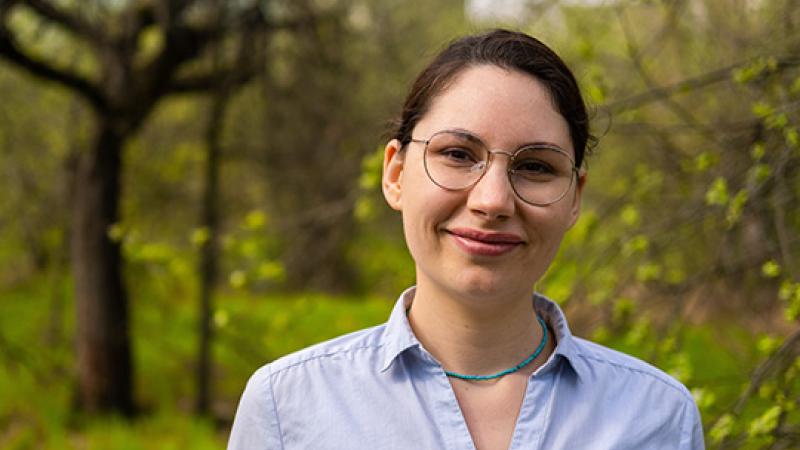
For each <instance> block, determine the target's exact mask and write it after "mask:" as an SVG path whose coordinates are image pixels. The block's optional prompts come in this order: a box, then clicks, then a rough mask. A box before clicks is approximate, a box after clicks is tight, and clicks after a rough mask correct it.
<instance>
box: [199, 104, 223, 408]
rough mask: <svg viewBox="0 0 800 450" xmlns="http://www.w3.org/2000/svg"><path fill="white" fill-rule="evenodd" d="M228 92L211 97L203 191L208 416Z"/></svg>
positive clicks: (202, 327)
mask: <svg viewBox="0 0 800 450" xmlns="http://www.w3.org/2000/svg"><path fill="white" fill-rule="evenodd" d="M227 102H228V93H227V91H226V90H225V89H223V88H220V89H219V91H218V92H217V93H216V94H215V95H214V97H213V98H212V100H211V114H210V116H209V120H208V124H207V128H206V150H207V158H206V173H205V192H204V193H203V205H202V208H203V211H202V223H203V227H204V228H205V229H206V230H207V231H208V239H207V240H206V241H205V242H203V247H202V248H201V256H200V318H199V331H200V342H199V348H198V358H197V359H198V362H197V374H196V375H197V378H196V379H197V404H196V411H197V414H199V415H207V414H208V412H209V406H210V403H211V368H212V364H211V362H212V354H211V341H212V339H213V328H212V327H211V317H212V316H213V313H214V304H213V298H212V294H213V290H214V285H215V284H216V280H217V253H218V245H217V243H218V240H219V239H218V235H219V211H218V198H219V156H220V151H221V141H220V132H221V131H222V119H223V117H224V115H225V107H226V105H227Z"/></svg>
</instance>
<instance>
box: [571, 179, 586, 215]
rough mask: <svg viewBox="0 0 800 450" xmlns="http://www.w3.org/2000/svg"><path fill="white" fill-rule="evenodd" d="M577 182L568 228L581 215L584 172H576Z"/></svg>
mask: <svg viewBox="0 0 800 450" xmlns="http://www.w3.org/2000/svg"><path fill="white" fill-rule="evenodd" d="M577 177H578V181H577V184H576V186H575V197H573V199H572V210H571V211H570V219H569V228H572V226H573V225H575V222H577V221H578V217H580V215H581V195H582V194H583V186H584V185H585V184H586V171H585V170H581V171H580V172H578V175H577Z"/></svg>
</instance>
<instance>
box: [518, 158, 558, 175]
mask: <svg viewBox="0 0 800 450" xmlns="http://www.w3.org/2000/svg"><path fill="white" fill-rule="evenodd" d="M514 171H516V172H523V173H526V174H532V175H545V174H551V173H553V168H552V167H550V165H548V164H546V163H544V162H542V161H536V160H528V161H520V162H519V163H517V164H516V167H515V168H514Z"/></svg>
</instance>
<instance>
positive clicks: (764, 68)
mask: <svg viewBox="0 0 800 450" xmlns="http://www.w3.org/2000/svg"><path fill="white" fill-rule="evenodd" d="M777 67H778V61H777V60H776V59H775V57H772V56H770V57H761V58H757V59H756V60H755V61H753V62H752V63H750V64H748V65H746V66H744V67H740V68H738V69H736V70H734V71H733V80H734V81H735V82H737V83H739V84H745V83H749V82H751V81H753V80H755V79H757V78H759V77H761V76H763V75H765V74H768V73H770V72H774V71H775V69H776V68H777Z"/></svg>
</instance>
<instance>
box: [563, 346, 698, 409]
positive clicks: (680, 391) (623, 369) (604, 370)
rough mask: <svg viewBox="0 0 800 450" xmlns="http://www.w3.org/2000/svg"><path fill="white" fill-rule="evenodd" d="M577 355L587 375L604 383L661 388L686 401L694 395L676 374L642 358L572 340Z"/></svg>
mask: <svg viewBox="0 0 800 450" xmlns="http://www.w3.org/2000/svg"><path fill="white" fill-rule="evenodd" d="M572 339H573V340H574V343H575V348H576V351H575V356H576V357H577V358H578V359H579V360H580V362H582V363H583V364H584V365H585V369H588V370H585V371H584V372H585V373H590V374H594V376H596V377H598V378H603V379H604V380H603V381H606V382H610V383H622V384H626V385H628V386H632V385H637V384H638V385H642V386H650V385H660V386H662V387H663V388H664V389H665V390H667V391H671V392H673V393H674V394H677V395H678V396H680V397H684V398H685V399H686V400H691V401H693V400H692V395H691V393H690V392H689V390H688V389H687V388H686V386H684V385H683V383H681V382H680V381H678V380H677V379H676V378H675V377H673V376H672V375H670V374H668V373H666V372H665V371H663V370H661V369H659V368H657V367H655V366H654V365H652V364H650V363H648V362H645V361H643V360H641V359H639V358H636V357H634V356H631V355H628V354H626V353H622V352H620V351H618V350H614V349H612V348H609V347H606V346H603V345H601V344H598V343H596V342H592V341H589V340H586V339H582V338H579V337H574V336H573V337H572Z"/></svg>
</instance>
